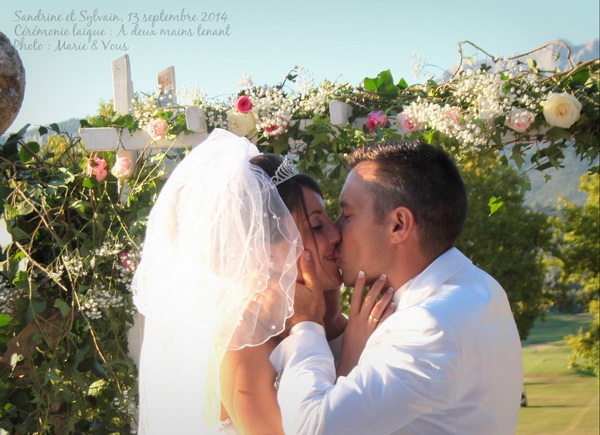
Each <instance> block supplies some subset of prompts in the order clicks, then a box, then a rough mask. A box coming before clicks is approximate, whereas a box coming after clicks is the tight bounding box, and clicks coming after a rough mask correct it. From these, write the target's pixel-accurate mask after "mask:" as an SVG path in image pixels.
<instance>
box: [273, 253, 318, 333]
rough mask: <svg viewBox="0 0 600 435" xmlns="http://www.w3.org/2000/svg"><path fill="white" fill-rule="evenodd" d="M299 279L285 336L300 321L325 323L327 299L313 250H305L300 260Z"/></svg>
mask: <svg viewBox="0 0 600 435" xmlns="http://www.w3.org/2000/svg"><path fill="white" fill-rule="evenodd" d="M298 269H299V270H298V281H297V282H296V291H295V294H294V314H293V315H292V317H290V318H288V319H287V321H286V328H285V331H284V333H283V334H282V336H283V337H286V336H287V335H288V334H289V330H290V329H292V327H293V326H294V325H296V324H298V323H300V322H307V321H308V322H316V323H319V324H320V325H323V316H324V315H325V299H324V297H323V289H322V288H320V287H319V285H318V282H317V280H316V279H315V265H314V260H313V259H312V255H311V252H310V251H308V250H305V251H304V252H303V253H302V256H301V257H300V260H299V268H298Z"/></svg>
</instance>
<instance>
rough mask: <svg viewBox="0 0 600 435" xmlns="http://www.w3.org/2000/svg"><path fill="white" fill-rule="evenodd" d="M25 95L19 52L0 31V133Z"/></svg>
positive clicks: (14, 115) (23, 75) (15, 114)
mask: <svg viewBox="0 0 600 435" xmlns="http://www.w3.org/2000/svg"><path fill="white" fill-rule="evenodd" d="M24 95H25V68H23V63H22V62H21V58H20V57H19V53H18V52H17V50H16V49H15V47H13V46H12V45H11V43H10V41H9V40H8V38H7V37H6V36H5V35H4V34H3V33H2V32H0V134H2V133H4V132H5V131H6V129H8V127H9V126H10V125H11V124H12V122H13V121H14V120H15V118H16V117H17V114H18V113H19V109H20V108H21V104H22V103H23V96H24Z"/></svg>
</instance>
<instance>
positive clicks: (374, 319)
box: [369, 314, 379, 323]
mask: <svg viewBox="0 0 600 435" xmlns="http://www.w3.org/2000/svg"><path fill="white" fill-rule="evenodd" d="M369 320H372V321H373V322H375V323H379V317H375V316H372V315H371V314H369Z"/></svg>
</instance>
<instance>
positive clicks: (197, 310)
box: [133, 129, 302, 434]
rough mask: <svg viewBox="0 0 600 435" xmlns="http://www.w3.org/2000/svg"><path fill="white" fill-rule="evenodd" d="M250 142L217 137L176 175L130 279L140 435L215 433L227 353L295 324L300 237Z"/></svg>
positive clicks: (216, 134)
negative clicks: (137, 345) (136, 322)
mask: <svg viewBox="0 0 600 435" xmlns="http://www.w3.org/2000/svg"><path fill="white" fill-rule="evenodd" d="M257 154H259V152H258V150H257V148H256V147H255V146H254V145H253V144H252V143H251V142H249V141H248V140H247V139H245V138H240V137H238V136H236V135H234V134H232V133H229V132H227V131H225V130H218V129H217V130H215V131H214V132H213V133H212V134H211V135H210V136H209V137H208V138H207V139H206V141H204V142H203V143H201V144H200V145H198V146H197V147H196V148H195V149H194V150H193V151H191V152H190V154H189V155H188V156H187V157H186V158H185V159H184V160H183V161H182V162H181V163H180V164H179V165H178V166H177V168H176V169H175V171H174V172H173V173H172V174H171V176H170V177H169V180H168V181H167V183H166V184H165V186H164V187H163V189H162V191H161V192H160V195H159V197H158V199H157V201H156V204H155V205H154V207H153V209H152V212H151V213H150V218H149V222H148V229H147V232H146V239H145V242H144V248H143V252H142V259H141V262H140V265H139V266H138V269H137V271H136V274H135V277H134V279H133V288H134V302H135V305H136V306H137V309H138V310H139V312H140V313H141V314H143V316H144V332H143V342H142V350H141V360H140V367H139V397H140V419H139V429H140V433H143V434H154V433H156V434H167V433H177V434H188V433H190V434H191V433H194V434H205V433H209V432H212V431H211V430H209V428H210V429H212V428H215V429H214V430H215V431H216V430H217V429H216V428H217V427H218V422H219V413H220V393H219V367H220V364H221V361H222V358H223V354H224V352H225V350H226V349H239V348H242V347H244V346H249V345H250V346H251V345H257V344H260V343H263V342H265V341H266V340H267V339H268V338H269V337H271V336H274V335H277V334H278V333H280V332H281V331H283V329H284V324H285V320H286V318H287V317H289V316H290V315H291V314H292V312H293V296H294V286H295V282H296V275H297V269H296V261H297V259H298V257H299V255H300V253H301V251H302V243H301V238H300V233H299V232H298V229H297V228H296V226H295V224H294V221H293V220H292V217H291V215H290V213H289V211H288V210H287V208H286V207H285V205H284V203H283V201H282V200H281V198H280V197H279V195H278V193H277V189H276V187H275V185H274V184H273V182H272V181H271V180H270V179H269V177H268V176H267V175H266V174H265V173H264V172H263V171H262V169H260V168H258V167H256V166H254V165H252V164H250V162H249V159H250V158H252V157H253V156H255V155H257Z"/></svg>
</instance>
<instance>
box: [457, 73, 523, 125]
mask: <svg viewBox="0 0 600 435" xmlns="http://www.w3.org/2000/svg"><path fill="white" fill-rule="evenodd" d="M505 83H506V82H505V81H504V80H502V78H501V76H500V75H499V74H494V73H491V74H490V73H488V72H487V71H483V70H481V69H479V68H478V69H468V70H466V71H464V72H463V73H462V74H461V75H460V76H459V80H457V81H456V82H455V83H454V97H455V98H456V100H457V103H458V105H459V106H462V105H468V109H467V111H468V112H469V113H470V114H471V115H473V116H475V117H477V118H479V119H481V120H484V121H487V120H491V119H494V118H497V117H498V116H500V115H502V114H503V113H505V112H506V111H508V109H509V108H510V107H511V106H512V104H513V102H514V101H515V99H516V96H515V95H514V94H510V93H509V94H506V93H504V85H505Z"/></svg>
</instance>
